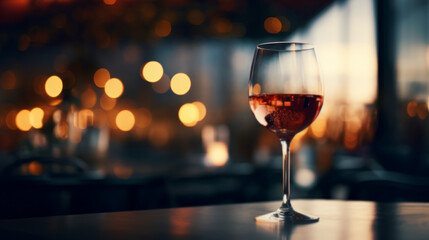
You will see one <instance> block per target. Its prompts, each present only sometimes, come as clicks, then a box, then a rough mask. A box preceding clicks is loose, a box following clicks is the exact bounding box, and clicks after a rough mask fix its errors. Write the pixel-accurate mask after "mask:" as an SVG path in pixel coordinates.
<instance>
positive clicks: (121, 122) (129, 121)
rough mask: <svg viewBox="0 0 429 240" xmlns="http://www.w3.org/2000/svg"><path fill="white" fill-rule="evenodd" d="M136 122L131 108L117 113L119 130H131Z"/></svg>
mask: <svg viewBox="0 0 429 240" xmlns="http://www.w3.org/2000/svg"><path fill="white" fill-rule="evenodd" d="M135 122H136V119H135V117H134V114H133V113H132V112H131V111H129V110H122V111H120V112H119V113H118V115H116V126H117V127H118V128H119V130H121V131H124V132H127V131H130V130H131V129H132V128H133V127H134V124H135Z"/></svg>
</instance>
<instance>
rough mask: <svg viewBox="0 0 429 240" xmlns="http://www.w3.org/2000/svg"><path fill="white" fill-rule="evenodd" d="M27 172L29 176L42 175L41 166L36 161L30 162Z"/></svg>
mask: <svg viewBox="0 0 429 240" xmlns="http://www.w3.org/2000/svg"><path fill="white" fill-rule="evenodd" d="M28 172H29V173H30V174H31V175H35V176H39V175H41V174H42V173H43V166H42V164H40V163H39V162H37V161H32V162H30V163H29V164H28Z"/></svg>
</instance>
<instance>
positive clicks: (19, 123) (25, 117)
mask: <svg viewBox="0 0 429 240" xmlns="http://www.w3.org/2000/svg"><path fill="white" fill-rule="evenodd" d="M15 124H16V127H17V128H18V129H19V130H21V131H29V130H30V129H31V123H30V111H28V110H27V109H23V110H21V111H19V112H18V114H17V115H16V118H15Z"/></svg>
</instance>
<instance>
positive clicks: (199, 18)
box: [187, 9, 205, 26]
mask: <svg viewBox="0 0 429 240" xmlns="http://www.w3.org/2000/svg"><path fill="white" fill-rule="evenodd" d="M187 18H188V21H189V23H190V24H192V25H197V26H198V25H201V24H203V22H204V19H205V16H204V13H203V12H201V11H200V10H198V9H194V10H192V11H190V12H189V13H188V15H187Z"/></svg>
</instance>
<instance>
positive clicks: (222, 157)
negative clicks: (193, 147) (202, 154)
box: [206, 142, 229, 167]
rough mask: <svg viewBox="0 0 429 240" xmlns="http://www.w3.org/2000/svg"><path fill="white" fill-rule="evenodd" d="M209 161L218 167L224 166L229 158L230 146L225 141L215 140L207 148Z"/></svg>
mask: <svg viewBox="0 0 429 240" xmlns="http://www.w3.org/2000/svg"><path fill="white" fill-rule="evenodd" d="M206 158H207V163H208V164H209V165H213V166H216V167H221V166H224V165H225V164H226V163H227V161H228V158H229V154H228V146H227V145H226V143H224V142H213V143H211V144H210V145H209V146H208V148H207V155H206Z"/></svg>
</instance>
